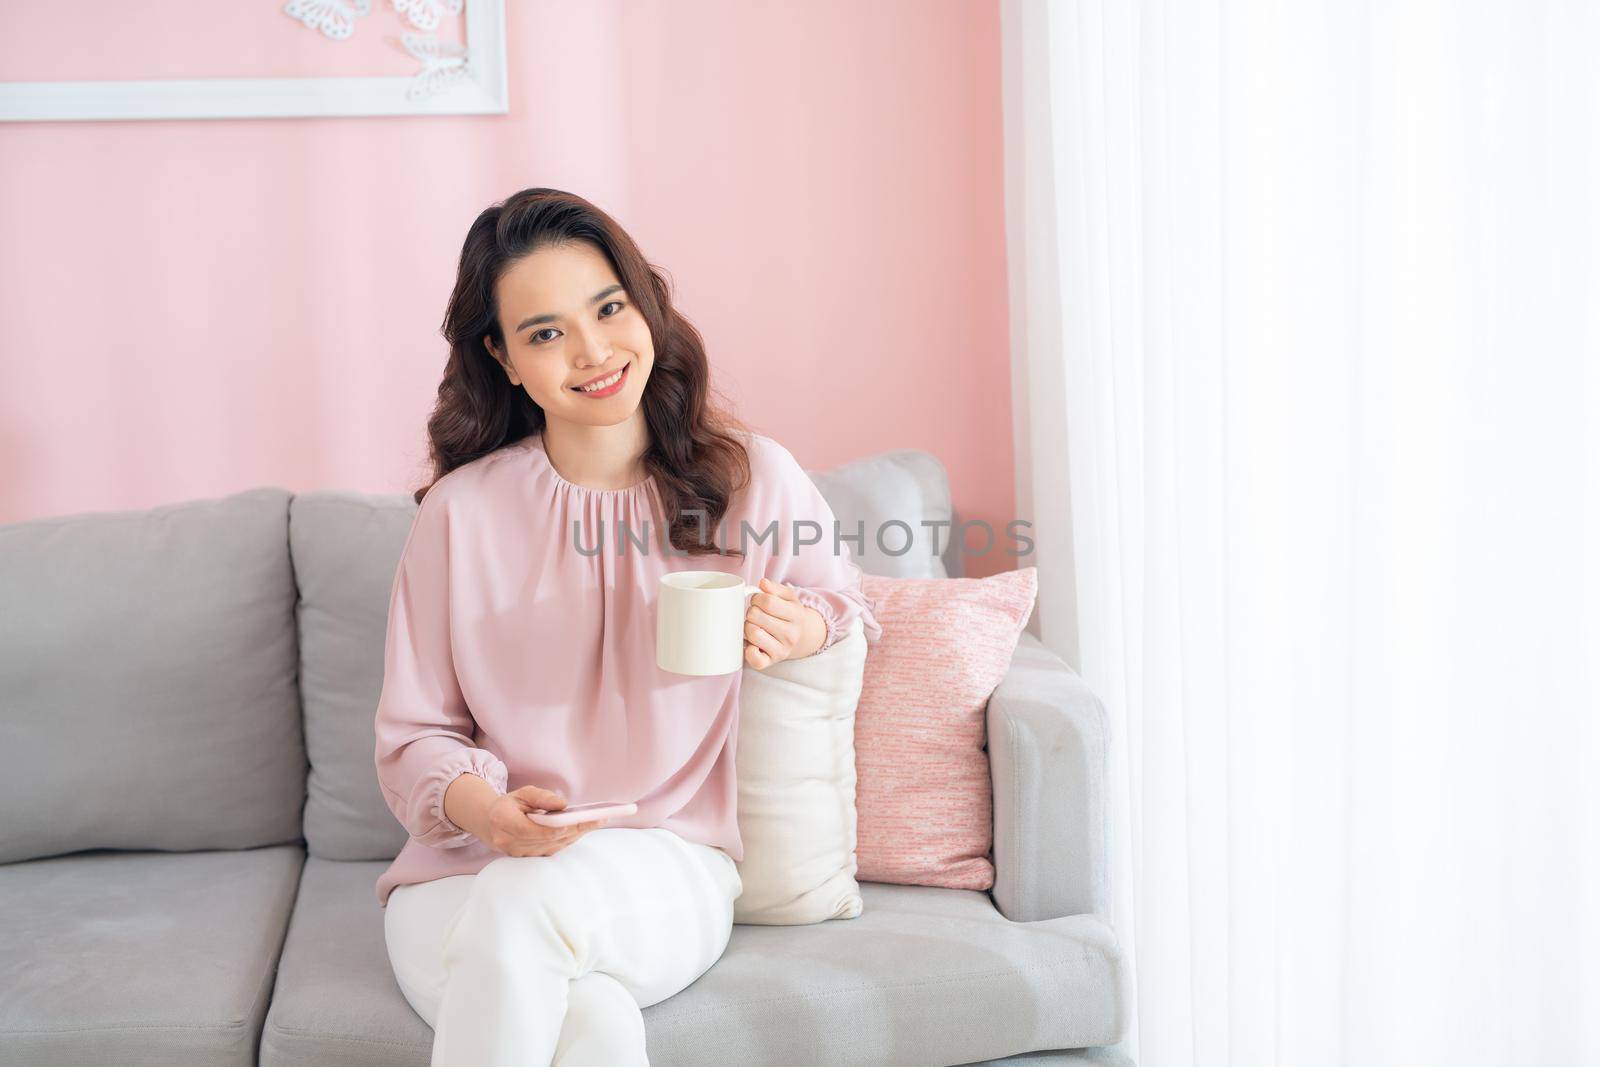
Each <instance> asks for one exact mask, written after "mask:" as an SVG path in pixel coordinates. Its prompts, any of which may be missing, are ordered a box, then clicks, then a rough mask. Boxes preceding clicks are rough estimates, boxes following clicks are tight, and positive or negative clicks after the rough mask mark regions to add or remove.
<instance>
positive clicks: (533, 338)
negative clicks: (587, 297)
mask: <svg viewBox="0 0 1600 1067" xmlns="http://www.w3.org/2000/svg"><path fill="white" fill-rule="evenodd" d="M627 306H628V305H627V304H625V303H623V302H622V301H621V300H611V301H608V302H607V303H606V304H605V305H604V306H602V307H601V308H600V311H601V317H602V318H607V319H614V318H616V317H617V316H618V315H620V314H622V309H623V308H625V307H627ZM609 307H614V308H616V309H617V310H615V311H613V312H612V313H611V314H609V315H607V314H605V310H606V308H609ZM560 332H561V331H560V330H556V329H551V328H548V327H547V328H546V329H543V330H535V331H534V332H533V333H531V334H529V335H528V343H529V344H531V345H536V344H539V343H540V341H539V335H540V334H541V333H560ZM551 340H554V338H551Z"/></svg>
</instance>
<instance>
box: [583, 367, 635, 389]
mask: <svg viewBox="0 0 1600 1067" xmlns="http://www.w3.org/2000/svg"><path fill="white" fill-rule="evenodd" d="M624 369H626V368H624ZM620 377H622V371H620V370H619V371H617V373H615V374H613V375H612V376H611V377H609V378H602V379H601V380H600V381H598V382H595V383H594V384H593V385H584V386H580V387H579V389H578V391H579V392H580V393H592V392H594V391H595V390H597V389H604V388H606V387H608V386H612V385H616V384H617V379H618V378H620Z"/></svg>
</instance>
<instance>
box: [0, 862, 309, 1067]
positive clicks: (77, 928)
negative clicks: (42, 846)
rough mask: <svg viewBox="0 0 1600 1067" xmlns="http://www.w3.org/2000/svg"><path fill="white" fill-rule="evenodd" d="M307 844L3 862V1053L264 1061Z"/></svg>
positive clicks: (21, 1059)
mask: <svg viewBox="0 0 1600 1067" xmlns="http://www.w3.org/2000/svg"><path fill="white" fill-rule="evenodd" d="M304 857H305V850H304V848H303V847H302V846H301V845H298V844H295V845H274V846H269V847H266V848H255V849H243V850H238V851H230V850H222V851H207V852H124V851H113V850H108V849H99V850H95V851H92V852H78V853H73V854H71V855H65V856H52V857H49V858H47V859H37V860H26V861H23V862H20V863H8V864H4V865H0V906H3V907H4V910H5V922H3V923H0V1063H115V1064H124V1063H128V1064H132V1063H148V1064H156V1063H159V1064H163V1065H165V1064H254V1063H255V1062H256V1042H257V1039H258V1038H259V1036H260V1033H261V1026H262V1023H263V1022H264V1020H265V1018H266V1014H267V1001H268V997H269V996H270V995H271V991H272V976H273V970H274V968H275V967H276V965H277V962H278V952H279V949H280V948H281V947H282V945H283V938H284V933H285V931H286V930H287V928H288V924H289V910H290V908H291V907H292V906H293V904H294V897H295V888H296V885H297V883H298V882H299V877H300V868H301V865H302V863H303V862H304Z"/></svg>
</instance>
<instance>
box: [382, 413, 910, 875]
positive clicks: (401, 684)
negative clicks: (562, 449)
mask: <svg viewBox="0 0 1600 1067" xmlns="http://www.w3.org/2000/svg"><path fill="white" fill-rule="evenodd" d="M746 448H747V450H748V452H749V455H750V468H751V471H750V474H751V480H750V484H749V485H747V486H746V487H745V488H744V489H742V490H740V491H739V492H737V493H735V494H734V496H733V499H732V501H731V503H730V506H729V509H728V512H727V514H726V515H725V516H724V518H723V521H722V524H721V526H720V527H719V528H718V529H717V530H714V531H710V532H709V536H710V537H711V538H712V539H714V540H715V542H716V543H717V544H718V545H721V546H723V547H724V548H743V549H744V550H745V553H746V555H745V557H744V558H743V559H739V558H735V557H724V556H714V555H712V556H707V555H696V556H688V555H683V554H681V553H679V550H677V549H674V548H672V546H671V545H670V544H668V545H667V548H668V549H669V550H670V551H671V552H672V553H674V554H671V555H665V554H663V552H662V545H663V543H664V542H665V537H664V533H665V531H664V530H663V528H662V522H661V518H660V516H661V514H662V512H661V510H660V497H659V496H658V494H657V491H656V484H655V479H654V478H653V477H651V478H647V479H645V480H644V481H642V482H639V483H638V484H636V485H633V486H631V487H629V488H626V489H588V488H585V487H583V486H580V485H575V484H573V483H572V482H569V481H567V480H566V479H565V478H563V477H561V475H560V474H558V473H556V470H555V468H554V466H552V465H551V463H550V460H549V457H548V456H547V455H546V454H545V451H544V443H543V440H542V439H541V437H540V435H538V434H531V435H529V436H528V437H525V438H523V439H522V440H520V441H517V442H515V443H513V444H510V445H506V446H504V447H502V448H499V449H496V450H495V451H493V452H491V453H489V454H488V455H486V456H482V457H480V458H478V459H476V460H474V461H472V462H471V463H467V464H465V465H463V466H461V467H458V468H456V469H455V470H452V471H451V472H450V473H448V474H446V475H445V476H444V477H443V478H441V479H439V480H438V481H437V482H436V483H435V484H434V486H433V488H432V489H430V490H429V491H428V494H427V495H426V496H425V497H423V500H422V504H421V506H420V507H419V508H418V509H417V513H416V516H415V517H414V519H413V520H412V525H411V532H410V533H409V534H408V535H407V537H406V542H405V546H404V548H403V549H402V550H401V555H400V564H399V567H398V568H397V570H396V572H395V578H394V585H393V587H392V590H391V592H390V597H389V620H388V631H387V637H386V642H385V647H384V671H383V689H382V693H381V695H380V696H379V698H378V711H377V717H376V722H375V726H376V732H377V750H376V754H375V759H376V764H377V769H378V781H379V783H380V785H381V786H382V789H383V796H384V799H385V800H386V801H387V802H388V804H389V810H391V811H393V812H394V815H395V818H397V819H399V820H400V822H401V824H402V825H404V826H405V828H406V831H407V832H408V833H409V834H410V835H411V836H410V839H409V840H407V841H406V844H405V847H404V848H403V849H401V851H400V854H399V855H398V856H397V857H395V860H394V862H393V863H392V864H390V866H389V868H388V869H387V870H386V871H384V872H383V875H382V876H381V877H380V878H379V879H378V883H377V893H378V903H379V904H380V905H382V906H387V905H388V900H389V892H390V890H392V889H393V888H394V887H395V886H398V885H408V884H411V883H415V882H426V881H431V880H433V879H435V878H444V877H447V876H450V875H456V874H475V873H476V872H478V871H479V870H481V869H482V868H483V867H484V866H485V865H486V864H488V863H489V862H490V861H491V860H494V859H496V858H498V857H499V856H501V855H503V853H500V852H496V851H495V850H493V849H491V848H489V847H488V846H487V845H485V844H484V843H483V842H481V841H479V840H478V839H477V838H476V837H474V836H473V835H472V834H469V833H468V832H466V831H465V830H462V829H461V828H459V827H457V826H456V825H455V824H453V823H452V822H451V821H450V820H449V819H447V818H446V817H445V813H444V792H445V788H446V787H447V786H448V785H449V784H450V783H451V782H452V781H454V780H455V778H456V777H457V776H458V775H460V774H462V773H463V772H465V773H470V774H476V775H479V776H481V777H483V778H484V779H485V780H486V781H488V782H489V784H490V785H492V786H493V787H494V789H495V791H496V792H497V793H502V794H503V793H505V792H507V791H508V790H512V789H518V788H520V787H522V786H525V785H537V786H541V787H543V788H545V789H552V790H555V791H556V792H558V793H560V794H561V795H562V796H564V797H565V798H566V799H567V802H568V803H569V804H585V803H591V802H595V801H632V802H634V803H636V804H637V805H638V806H639V810H638V811H637V812H636V813H634V814H633V815H631V816H627V817H625V818H617V819H613V820H611V821H610V822H609V823H607V824H606V825H608V826H636V827H652V826H664V827H668V828H670V829H672V830H673V831H674V832H676V833H678V834H680V835H682V836H683V837H684V838H686V839H688V840H691V841H696V842H701V843H704V844H709V845H714V846H716V847H717V848H720V849H723V850H724V851H726V852H728V853H729V854H730V855H731V856H732V857H733V858H734V859H735V860H742V859H743V858H744V844H743V842H742V841H741V840H740V838H739V826H738V822H737V819H736V817H735V803H736V800H737V795H738V794H737V782H736V779H735V776H734V747H735V738H736V736H737V735H736V731H737V728H738V719H739V683H740V680H741V679H742V677H743V671H742V670H741V671H736V672H734V673H732V674H727V675H714V676H710V677H689V676H685V675H678V674H672V673H670V672H667V671H663V670H661V669H660V668H659V667H657V666H656V662H655V599H656V586H657V582H658V580H659V579H660V577H661V575H663V574H665V573H668V572H671V571H680V570H719V571H723V572H725V573H730V574H738V575H741V576H742V577H743V578H744V580H745V581H746V582H748V583H750V584H752V585H754V584H756V583H757V582H758V581H759V580H760V579H761V578H763V577H766V578H771V579H773V580H774V581H779V582H785V583H787V584H789V585H792V586H794V587H795V592H796V595H797V597H798V599H799V600H800V601H801V602H803V603H805V604H807V605H809V606H811V607H813V608H815V609H816V610H817V611H818V612H819V613H821V615H822V617H823V619H824V620H826V622H827V627H828V636H827V639H826V642H825V643H824V645H823V647H824V648H826V647H828V645H831V644H832V643H833V642H834V641H835V640H837V638H838V637H839V636H840V635H841V634H842V633H843V632H844V630H845V629H846V628H847V627H848V625H849V623H850V620H851V619H853V618H854V617H856V616H857V615H858V614H859V615H860V616H861V617H862V628H863V631H864V633H865V635H866V637H867V640H868V642H869V643H872V642H876V641H877V639H878V637H879V636H881V633H882V630H881V628H880V627H879V625H878V621H877V618H876V616H875V615H874V613H873V606H872V603H871V601H870V600H869V599H868V598H867V597H866V595H865V594H864V593H863V592H862V589H861V569H860V567H859V566H857V564H856V563H855V562H854V559H853V554H852V552H851V549H850V545H851V542H848V541H840V542H839V548H838V550H837V554H836V553H835V549H834V535H835V525H834V515H833V513H832V511H831V509H830V508H829V507H828V504H827V502H826V501H825V500H824V499H823V496H822V494H821V493H820V492H819V491H818V490H817V488H816V485H815V484H814V483H813V482H812V481H811V479H810V477H809V476H808V475H807V474H806V473H805V471H804V470H803V469H802V468H801V467H800V465H799V463H797V462H796V461H795V458H794V456H793V455H791V454H790V453H789V451H788V449H786V448H784V447H783V446H782V445H780V444H778V443H777V442H776V441H774V440H772V439H771V438H768V437H764V436H762V435H760V434H755V435H754V436H753V438H749V439H746ZM806 520H809V522H807V521H806ZM796 522H799V527H798V529H796V527H795V525H794V524H795V523H796ZM741 523H747V524H748V526H749V531H750V532H749V533H744V532H743V529H742V527H741ZM773 523H776V538H774V536H773V535H772V534H771V533H768V534H767V536H766V537H765V539H764V540H763V539H761V535H762V534H763V533H765V532H766V531H767V528H768V527H769V526H770V525H772V524H773ZM810 523H815V524H817V525H816V526H812V525H810ZM819 527H820V529H819ZM857 532H858V531H857V530H854V529H846V528H839V529H838V533H839V534H840V535H843V536H852V535H854V534H856V533H857ZM742 534H743V543H741V535H742ZM867 536H872V532H871V531H867ZM575 538H576V539H575ZM808 540H810V541H815V542H816V543H815V544H809V545H805V544H801V545H799V547H798V548H797V547H796V542H797V541H800V542H804V541H808ZM619 545H620V546H621V547H620V549H619V547H618V546H619ZM641 546H642V547H641Z"/></svg>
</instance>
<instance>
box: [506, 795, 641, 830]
mask: <svg viewBox="0 0 1600 1067" xmlns="http://www.w3.org/2000/svg"><path fill="white" fill-rule="evenodd" d="M638 810H639V805H637V804H634V803H632V802H627V803H621V804H616V803H611V802H609V801H601V802H599V803H597V804H572V805H569V806H568V807H565V808H562V809H561V810H560V811H545V810H543V809H542V808H541V809H540V810H538V811H530V812H528V818H530V819H532V820H533V821H534V822H536V823H538V824H539V825H540V826H571V825H572V824H573V823H575V822H592V821H593V820H595V819H609V818H613V817H615V816H618V815H632V814H633V813H634V812H636V811H638Z"/></svg>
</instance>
